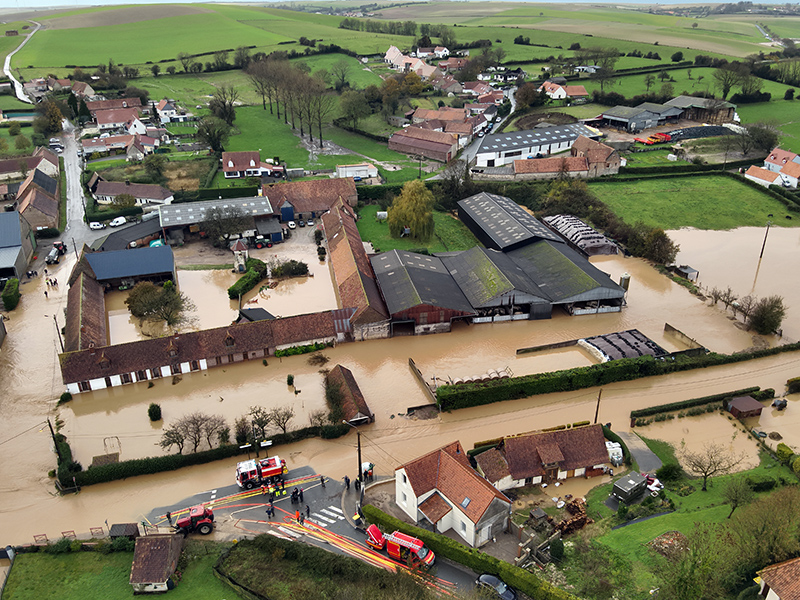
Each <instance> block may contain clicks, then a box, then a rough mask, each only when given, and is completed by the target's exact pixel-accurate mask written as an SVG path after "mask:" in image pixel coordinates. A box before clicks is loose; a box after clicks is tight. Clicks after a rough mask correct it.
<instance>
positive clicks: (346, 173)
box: [336, 163, 378, 179]
mask: <svg viewBox="0 0 800 600" xmlns="http://www.w3.org/2000/svg"><path fill="white" fill-rule="evenodd" d="M377 176H378V169H377V167H376V166H375V165H372V164H370V163H360V164H357V165H336V177H359V178H361V179H370V178H372V177H377Z"/></svg>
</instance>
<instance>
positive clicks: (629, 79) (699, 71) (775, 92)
mask: <svg viewBox="0 0 800 600" xmlns="http://www.w3.org/2000/svg"><path fill="white" fill-rule="evenodd" d="M690 71H691V79H689V72H690ZM667 74H668V75H669V77H668V78H667V79H666V80H665V81H663V82H662V80H661V79H660V78H659V76H658V73H652V75H653V76H654V77H655V78H656V82H655V84H654V85H653V86H652V87H651V88H650V91H651V92H658V91H659V90H660V89H661V86H662V85H663V84H665V83H669V84H670V85H671V86H672V89H673V91H674V94H673V95H675V96H677V95H679V94H684V93H686V94H687V95H690V94H694V93H696V92H711V93H717V94H718V93H719V90H718V89H717V87H716V80H715V79H714V69H711V68H691V69H675V70H673V71H667ZM646 76H647V75H642V74H636V75H623V76H620V77H619V79H617V82H616V84H615V85H613V86H609V85H608V84H606V86H605V90H606V92H616V93H618V94H622V95H623V96H625V97H626V98H631V97H633V96H637V95H639V94H645V93H647V87H646V86H645V83H644V80H645V77H646ZM670 79H674V80H675V81H670ZM761 81H762V82H763V85H762V87H761V91H762V92H769V93H770V94H772V99H773V100H783V94H784V93H785V92H786V90H787V89H788V88H789V87H791V86H788V85H784V84H782V83H777V82H775V81H769V80H766V79H762V80H761ZM579 83H581V84H583V86H584V87H585V88H586V91H587V92H589V93H592V92H593V91H594V90H600V84H599V83H598V82H597V81H594V80H592V79H585V80H581V81H580V82H579ZM738 91H739V90H738V89H737V88H734V89H732V90H731V92H730V95H731V96H732V95H733V94H735V93H736V92H738Z"/></svg>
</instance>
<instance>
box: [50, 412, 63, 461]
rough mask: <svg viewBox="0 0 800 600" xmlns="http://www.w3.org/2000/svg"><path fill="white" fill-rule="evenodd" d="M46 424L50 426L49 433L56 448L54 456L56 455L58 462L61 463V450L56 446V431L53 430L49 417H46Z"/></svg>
mask: <svg viewBox="0 0 800 600" xmlns="http://www.w3.org/2000/svg"><path fill="white" fill-rule="evenodd" d="M47 426H48V427H50V435H51V436H53V446H54V447H55V449H56V456H58V464H61V450H60V448H59V447H58V442H57V441H56V432H55V431H53V424H52V423H51V422H50V419H47Z"/></svg>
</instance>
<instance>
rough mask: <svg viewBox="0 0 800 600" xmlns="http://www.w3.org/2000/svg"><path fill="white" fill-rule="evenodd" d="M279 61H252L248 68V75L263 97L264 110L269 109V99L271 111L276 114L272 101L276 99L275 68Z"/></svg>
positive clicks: (254, 87) (257, 92)
mask: <svg viewBox="0 0 800 600" xmlns="http://www.w3.org/2000/svg"><path fill="white" fill-rule="evenodd" d="M277 63H278V61H275V60H259V61H255V62H251V63H250V64H249V65H248V67H247V70H246V73H247V77H248V79H250V83H251V84H252V85H253V89H254V90H255V92H256V94H258V95H259V96H260V97H261V105H262V107H263V109H264V110H267V101H269V113H270V114H274V112H273V110H272V103H273V101H274V100H275V99H276V96H277V93H276V92H277V89H276V81H277V80H276V76H275V68H276V66H277ZM278 111H279V112H278V116H279V117H280V105H278Z"/></svg>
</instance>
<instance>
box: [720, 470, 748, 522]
mask: <svg viewBox="0 0 800 600" xmlns="http://www.w3.org/2000/svg"><path fill="white" fill-rule="evenodd" d="M753 495H754V494H753V489H752V488H751V487H750V484H748V483H747V481H745V479H744V477H734V478H733V479H731V480H730V481H729V482H728V485H726V486H725V488H724V489H723V490H722V497H723V498H724V499H725V502H726V503H727V504H728V505H729V506H730V507H731V512H729V513H728V518H729V519H730V518H731V517H732V516H733V511H735V510H736V509H737V508H739V507H740V506H744V505H745V504H747V503H749V502H750V501H751V500H752V499H753Z"/></svg>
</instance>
